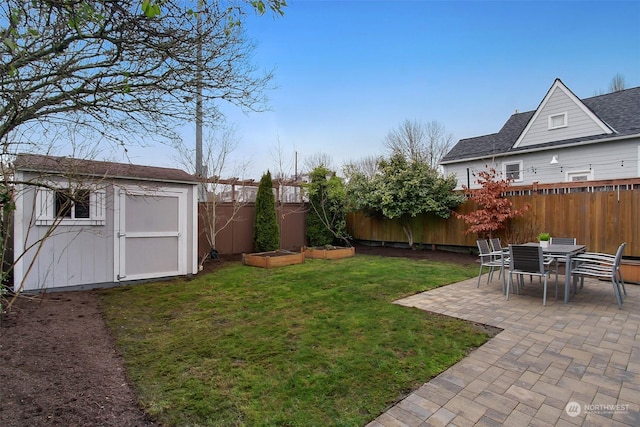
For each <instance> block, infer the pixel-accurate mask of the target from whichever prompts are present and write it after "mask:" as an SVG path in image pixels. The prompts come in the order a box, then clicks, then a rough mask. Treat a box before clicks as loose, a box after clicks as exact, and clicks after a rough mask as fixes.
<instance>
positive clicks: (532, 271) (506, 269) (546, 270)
mask: <svg viewBox="0 0 640 427" xmlns="http://www.w3.org/2000/svg"><path fill="white" fill-rule="evenodd" d="M477 245H478V250H479V262H480V272H479V274H478V284H477V286H478V287H479V286H480V281H481V276H482V273H483V270H484V269H485V268H488V269H489V274H488V276H487V283H489V282H490V281H491V280H493V275H494V273H495V272H496V271H498V274H499V277H501V278H502V290H503V293H504V294H505V298H506V299H507V300H508V299H509V293H510V292H512V293H520V292H521V291H522V289H523V288H524V286H525V280H524V279H525V277H526V276H529V281H530V283H533V277H534V276H535V277H538V278H539V282H540V283H542V285H543V294H542V305H546V303H547V284H548V282H549V280H550V277H551V274H552V273H555V292H556V299H557V298H558V270H559V266H560V264H564V270H565V271H564V273H565V283H564V303H565V304H567V303H568V302H569V297H570V293H571V292H570V290H571V284H572V283H571V282H572V281H573V293H574V294H576V293H577V292H578V282H580V288H583V287H584V279H585V277H589V278H597V279H607V280H609V281H610V282H611V285H612V287H613V293H614V296H615V298H616V302H617V303H618V308H622V303H623V302H624V297H625V296H626V295H627V290H626V289H625V285H624V279H623V278H622V273H621V271H620V263H621V261H622V253H623V252H624V248H625V246H626V243H621V244H620V246H619V247H618V250H617V251H616V253H615V254H606V253H599V252H587V251H586V247H585V246H584V245H579V244H577V242H576V239H575V238H554V237H552V238H551V241H550V244H549V245H548V246H546V247H542V246H541V245H540V244H538V243H525V244H521V245H509V246H508V247H503V246H502V245H501V243H500V239H497V238H494V239H488V240H487V239H480V240H478V241H477ZM514 276H516V281H515V282H514Z"/></svg>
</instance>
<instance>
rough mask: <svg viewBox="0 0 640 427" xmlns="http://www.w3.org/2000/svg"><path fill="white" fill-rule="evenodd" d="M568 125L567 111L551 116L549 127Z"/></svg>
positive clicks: (556, 127) (555, 127)
mask: <svg viewBox="0 0 640 427" xmlns="http://www.w3.org/2000/svg"><path fill="white" fill-rule="evenodd" d="M564 127H567V113H560V114H554V115H552V116H549V129H550V130H551V129H558V128H564Z"/></svg>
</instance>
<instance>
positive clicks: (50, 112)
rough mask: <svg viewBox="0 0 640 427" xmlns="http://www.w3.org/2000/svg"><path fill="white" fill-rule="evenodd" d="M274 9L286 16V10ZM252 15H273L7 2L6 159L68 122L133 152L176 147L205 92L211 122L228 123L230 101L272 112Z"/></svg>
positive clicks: (120, 0) (224, 6)
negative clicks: (141, 144) (136, 146)
mask: <svg viewBox="0 0 640 427" xmlns="http://www.w3.org/2000/svg"><path fill="white" fill-rule="evenodd" d="M141 5H142V7H141ZM267 5H268V6H269V7H271V8H272V9H274V8H275V9H277V11H279V12H281V8H282V7H283V5H284V3H283V2H281V1H280V0H270V1H267ZM247 8H248V9H253V8H256V10H258V11H259V12H260V11H264V9H265V2H263V1H258V2H253V1H249V0H247V1H240V2H225V1H221V2H219V1H213V0H197V1H196V0H192V1H189V0H187V1H186V2H185V1H183V0H163V1H162V2H152V1H146V2H144V1H143V2H141V1H140V0H97V1H85V0H59V1H34V2H27V1H23V0H7V1H5V2H4V3H3V5H2V6H0V34H1V35H2V39H3V42H4V44H3V45H2V49H0V99H1V100H2V102H1V103H0V143H1V144H2V153H3V154H8V153H12V152H15V151H16V150H17V148H16V146H21V145H24V144H28V143H29V142H30V141H33V139H32V137H33V136H34V135H40V136H42V134H44V133H48V134H49V135H50V134H52V133H54V132H55V129H56V128H57V127H58V126H59V125H60V124H64V123H75V124H77V125H78V126H83V127H85V128H89V129H91V130H92V131H94V132H96V134H97V135H99V136H100V139H101V140H102V141H103V142H107V141H111V142H115V143H117V144H122V145H125V146H126V144H129V143H131V142H132V140H134V139H135V138H136V137H137V138H138V139H139V140H142V139H143V138H142V137H143V136H146V135H153V136H154V139H155V140H156V141H167V142H174V141H176V140H177V139H178V136H177V133H176V132H175V130H174V129H175V126H176V125H180V124H183V123H184V122H185V121H193V114H194V111H195V102H196V97H197V96H196V95H197V94H198V93H199V92H200V91H199V90H198V89H200V87H201V89H202V102H203V107H204V108H203V109H204V111H205V112H206V114H205V116H204V118H203V123H204V124H205V125H207V124H209V123H215V122H216V121H217V120H218V119H219V117H220V114H221V113H220V110H219V109H218V104H217V102H218V101H220V100H224V101H227V102H230V103H232V104H234V105H236V106H238V107H240V108H242V109H245V110H248V111H260V110H263V109H264V108H265V105H266V98H265V95H264V92H265V90H266V89H268V88H269V82H270V80H271V77H272V74H271V73H270V72H262V71H259V70H258V69H257V68H256V67H255V66H254V65H253V64H252V63H251V58H252V54H253V49H254V46H253V44H252V43H250V42H249V41H248V40H247V39H246V38H245V36H244V33H243V25H242V21H243V19H244V15H245V13H246V10H244V9H247ZM198 25H201V31H200V32H198V31H197V29H198V27H197V26H198ZM199 34H206V36H205V37H204V38H201V37H199ZM200 46H201V49H196V47H200ZM196 51H198V52H199V53H201V55H196ZM199 72H200V73H199ZM36 148H37V147H36Z"/></svg>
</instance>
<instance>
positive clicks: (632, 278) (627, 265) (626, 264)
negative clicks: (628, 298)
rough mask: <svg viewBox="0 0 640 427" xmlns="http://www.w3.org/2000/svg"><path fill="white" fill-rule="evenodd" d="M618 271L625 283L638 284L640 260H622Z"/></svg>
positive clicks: (639, 281)
mask: <svg viewBox="0 0 640 427" xmlns="http://www.w3.org/2000/svg"><path fill="white" fill-rule="evenodd" d="M620 270H621V273H622V278H623V279H624V281H625V282H629V283H636V284H640V260H625V259H623V260H622V262H621V263H620Z"/></svg>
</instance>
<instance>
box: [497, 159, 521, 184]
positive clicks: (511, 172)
mask: <svg viewBox="0 0 640 427" xmlns="http://www.w3.org/2000/svg"><path fill="white" fill-rule="evenodd" d="M502 167H503V170H502V173H503V175H504V177H505V179H510V180H512V181H522V173H521V170H522V162H521V161H520V162H511V163H503V166H502Z"/></svg>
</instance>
